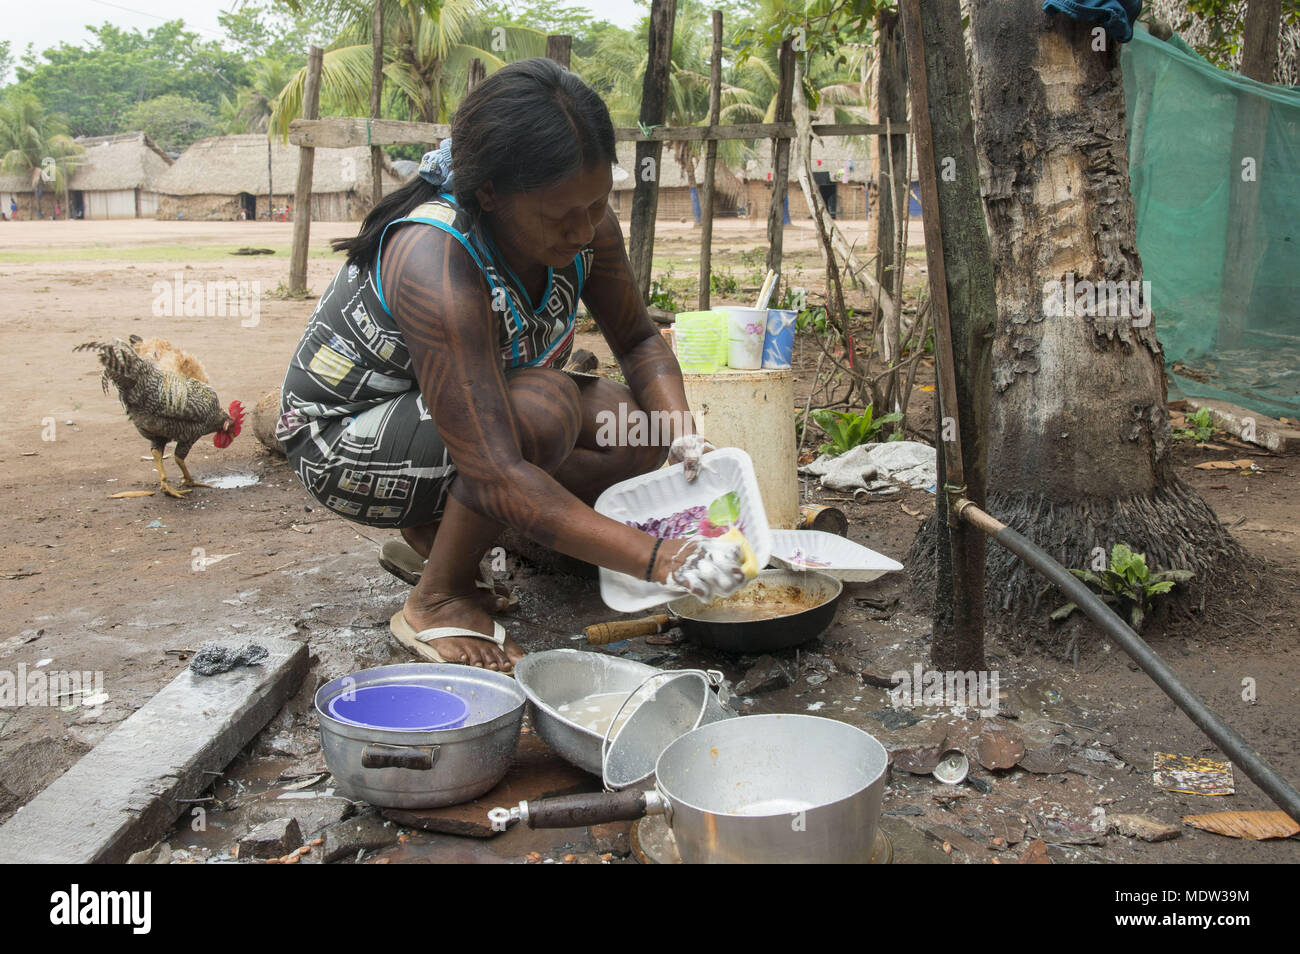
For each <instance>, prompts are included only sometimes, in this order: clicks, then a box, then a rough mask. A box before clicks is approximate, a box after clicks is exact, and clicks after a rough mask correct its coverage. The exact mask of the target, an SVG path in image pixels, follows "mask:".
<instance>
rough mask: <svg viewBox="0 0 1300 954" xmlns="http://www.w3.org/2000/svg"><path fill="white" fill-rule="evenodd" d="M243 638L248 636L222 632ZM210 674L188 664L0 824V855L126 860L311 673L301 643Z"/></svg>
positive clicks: (33, 860)
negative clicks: (199, 672) (201, 673)
mask: <svg viewBox="0 0 1300 954" xmlns="http://www.w3.org/2000/svg"><path fill="white" fill-rule="evenodd" d="M216 642H218V643H221V644H223V645H230V646H236V647H237V646H241V645H243V644H244V643H246V642H247V640H246V639H222V640H217V641H216ZM258 642H259V643H260V644H261V645H263V646H265V647H266V648H267V650H268V651H269V653H270V655H269V656H268V657H267V658H266V659H265V660H263V661H262V663H261V664H260V665H257V666H246V667H242V668H239V669H233V670H231V671H230V672H225V673H221V674H219V675H216V676H206V677H205V676H197V675H195V674H194V673H193V672H191V671H190V670H189V669H186V670H185V671H184V672H182V673H181V674H180V675H178V676H177V677H176V678H175V679H173V680H172V681H171V682H170V683H168V684H167V686H165V687H164V688H163V690H162V691H161V692H159V693H158V694H157V695H156V696H154V697H153V698H152V699H150V700H149V702H148V703H146V704H145V705H144V706H143V707H141V708H140V709H139V710H138V711H137V712H136V713H135V714H134V715H132V716H131V717H130V718H128V719H127V720H126V721H125V722H123V723H122V724H121V725H120V726H119V727H118V728H117V729H115V730H114V731H113V732H112V733H110V734H109V735H108V736H107V737H106V738H105V739H104V740H103V741H102V742H100V743H99V745H97V746H95V748H93V749H92V750H91V751H90V752H88V753H87V754H86V756H85V757H84V758H82V759H81V761H79V762H78V763H77V764H76V765H74V766H72V768H70V769H68V771H67V772H65V773H64V774H63V775H61V776H59V778H57V779H55V781H54V782H53V783H52V784H51V785H50V786H49V787H48V788H46V789H45V791H43V792H41V793H40V794H39V795H37V796H36V797H35V798H33V799H32V800H31V801H30V802H28V803H27V804H26V805H24V806H23V807H22V808H20V809H19V810H18V813H17V814H16V815H14V816H13V817H12V818H11V819H10V820H9V821H8V822H6V823H5V825H4V826H3V827H0V863H5V864H14V863H21V864H86V863H92V862H99V863H109V864H114V863H122V862H125V861H126V860H127V859H128V858H129V857H130V856H131V854H132V853H134V852H136V851H139V850H141V849H143V848H147V847H149V846H150V845H152V844H153V843H154V842H155V841H156V840H157V839H158V838H159V837H161V836H162V835H163V834H164V833H165V832H166V831H167V830H168V829H169V828H170V827H171V825H172V823H173V822H174V821H175V820H176V818H177V817H178V816H179V815H180V814H181V813H182V812H184V811H185V810H186V809H187V808H188V807H189V806H188V804H187V803H185V802H184V801H182V800H183V799H190V798H197V797H199V796H200V795H201V793H202V792H203V791H204V790H206V789H207V788H209V787H210V786H211V784H212V781H213V778H214V775H213V774H206V773H216V772H220V771H221V770H222V769H224V768H225V767H226V766H227V765H228V764H230V762H231V760H232V759H234V757H235V756H236V755H238V754H239V751H240V750H241V749H242V748H243V747H244V746H246V745H247V744H248V743H249V742H250V741H251V740H252V739H253V737H254V736H255V735H257V733H258V732H260V731H261V730H262V728H263V727H264V726H265V725H266V724H267V722H269V721H270V720H271V718H272V716H274V715H275V714H276V712H278V711H279V710H280V707H281V706H282V705H283V704H284V702H285V700H287V699H288V698H289V697H290V696H291V695H292V694H293V693H294V692H295V691H296V690H297V688H298V686H299V684H300V683H301V682H302V680H303V677H304V676H305V675H306V674H307V665H308V652H307V646H306V644H305V643H297V642H293V641H292V640H287V639H259V640H258Z"/></svg>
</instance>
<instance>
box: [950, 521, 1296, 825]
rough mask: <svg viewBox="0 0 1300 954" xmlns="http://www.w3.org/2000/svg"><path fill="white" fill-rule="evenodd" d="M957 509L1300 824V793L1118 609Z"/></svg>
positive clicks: (990, 524)
mask: <svg viewBox="0 0 1300 954" xmlns="http://www.w3.org/2000/svg"><path fill="white" fill-rule="evenodd" d="M954 509H955V510H956V511H957V513H958V515H959V516H960V517H961V519H963V520H965V521H967V522H968V523H970V524H971V525H972V526H975V527H978V528H979V529H980V530H982V531H984V533H986V534H988V535H989V536H990V537H992V538H993V539H994V540H995V541H997V542H998V543H1000V544H1002V546H1004V547H1006V548H1007V549H1008V550H1010V551H1011V552H1012V553H1014V554H1015V555H1016V556H1018V557H1020V559H1022V560H1024V561H1025V562H1026V563H1028V564H1029V565H1030V566H1032V567H1033V568H1034V569H1035V570H1037V571H1038V572H1039V573H1042V574H1043V575H1044V576H1045V577H1047V578H1048V579H1049V580H1051V581H1052V582H1053V583H1055V584H1056V586H1057V587H1058V588H1059V589H1060V590H1061V592H1062V593H1064V594H1065V595H1066V596H1067V597H1068V598H1069V599H1070V600H1071V601H1072V602H1073V603H1074V604H1075V605H1076V606H1078V607H1079V609H1081V610H1082V611H1083V612H1084V613H1085V614H1086V615H1087V616H1088V618H1089V619H1091V620H1092V621H1093V622H1094V623H1096V624H1097V625H1098V626H1100V627H1101V628H1102V629H1103V630H1105V631H1106V634H1107V635H1108V636H1110V637H1111V638H1112V639H1114V640H1115V642H1117V643H1119V645H1120V646H1121V647H1123V649H1124V651H1125V652H1126V653H1128V654H1129V655H1130V656H1132V657H1133V661H1134V662H1136V663H1137V664H1138V665H1139V666H1141V667H1142V670H1143V671H1144V672H1145V673H1146V674H1147V675H1148V676H1150V677H1151V678H1152V680H1153V681H1154V682H1155V684H1156V685H1157V686H1159V687H1160V689H1161V690H1162V691H1163V692H1164V693H1165V695H1167V696H1169V698H1170V699H1172V700H1174V702H1175V703H1176V704H1177V706H1178V708H1180V709H1182V710H1183V711H1184V712H1185V713H1187V717H1188V718H1189V719H1191V720H1192V722H1193V723H1195V724H1196V727H1197V728H1198V729H1200V730H1201V731H1202V732H1204V733H1205V734H1206V735H1207V736H1209V737H1210V740H1211V741H1212V742H1213V743H1214V744H1215V745H1217V746H1218V747H1219V749H1220V750H1221V751H1222V752H1223V753H1224V754H1225V755H1227V756H1228V758H1229V759H1230V760H1231V761H1232V764H1233V765H1236V766H1237V767H1238V768H1240V769H1241V770H1242V771H1243V772H1245V773H1246V777H1247V778H1249V779H1250V780H1251V781H1252V782H1254V783H1255V784H1256V785H1258V786H1259V787H1260V788H1261V789H1263V790H1264V793H1265V794H1266V795H1268V797H1269V798H1271V799H1272V800H1273V801H1274V802H1275V803H1276V804H1277V806H1278V807H1279V808H1281V809H1282V811H1284V812H1286V813H1287V814H1288V815H1290V816H1291V817H1292V818H1293V819H1295V820H1296V821H1297V822H1300V792H1297V791H1296V790H1295V788H1293V787H1292V786H1291V783H1290V782H1288V781H1287V780H1286V779H1284V778H1283V777H1282V776H1281V775H1279V774H1278V773H1277V772H1276V771H1275V770H1274V769H1273V767H1272V766H1271V765H1269V764H1268V763H1267V762H1265V761H1264V760H1263V759H1262V758H1260V756H1259V754H1258V753H1257V752H1256V751H1255V750H1254V749H1252V748H1251V747H1250V743H1248V742H1247V741H1246V740H1245V739H1243V738H1242V737H1241V736H1240V735H1239V734H1238V733H1237V731H1236V730H1235V729H1233V728H1232V727H1231V726H1230V725H1228V724H1227V723H1226V722H1224V721H1223V720H1222V719H1220V718H1219V717H1218V715H1216V714H1215V712H1214V710H1212V709H1211V708H1210V707H1209V706H1207V705H1206V704H1205V703H1204V702H1202V701H1201V699H1200V697H1199V696H1197V695H1196V693H1194V692H1192V690H1191V689H1189V688H1187V686H1186V685H1185V684H1184V683H1183V681H1182V680H1181V679H1179V678H1178V675H1177V674H1176V673H1175V672H1174V671H1173V670H1172V669H1170V668H1169V666H1168V665H1167V664H1166V663H1165V661H1164V660H1163V659H1161V658H1160V656H1159V654H1157V653H1156V651H1155V650H1154V649H1152V648H1151V647H1150V646H1148V645H1147V642H1146V640H1144V639H1143V638H1142V637H1141V636H1139V635H1138V634H1137V633H1136V632H1134V631H1133V630H1132V629H1131V628H1130V627H1129V626H1128V625H1127V624H1126V623H1125V622H1124V621H1123V620H1122V619H1120V618H1119V617H1118V616H1117V615H1115V612H1114V610H1112V609H1111V608H1110V607H1109V606H1107V605H1106V604H1105V603H1103V602H1102V601H1101V600H1100V599H1099V598H1098V597H1097V595H1096V594H1095V593H1093V592H1092V590H1090V589H1088V587H1086V586H1084V584H1083V582H1082V581H1081V580H1079V579H1078V578H1077V577H1076V576H1075V575H1074V574H1072V573H1071V572H1070V571H1069V570H1067V569H1066V568H1065V567H1063V566H1061V564H1059V563H1057V562H1056V561H1055V560H1053V559H1052V558H1051V557H1050V556H1049V555H1048V554H1047V552H1046V551H1044V550H1043V549H1042V548H1041V547H1038V546H1035V545H1034V544H1033V543H1030V542H1029V541H1028V540H1026V539H1025V538H1024V537H1022V536H1021V535H1020V534H1018V533H1016V531H1014V530H1012V529H1011V528H1010V527H1008V526H1005V525H1004V524H1002V523H1000V522H999V521H997V520H995V519H994V518H993V517H990V516H989V515H988V514H987V513H985V512H984V511H982V510H980V509H979V508H978V507H976V506H975V505H974V504H972V503H970V501H967V500H959V501H957V502H956V503H955V505H954Z"/></svg>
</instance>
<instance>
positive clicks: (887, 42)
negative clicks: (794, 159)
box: [875, 10, 908, 410]
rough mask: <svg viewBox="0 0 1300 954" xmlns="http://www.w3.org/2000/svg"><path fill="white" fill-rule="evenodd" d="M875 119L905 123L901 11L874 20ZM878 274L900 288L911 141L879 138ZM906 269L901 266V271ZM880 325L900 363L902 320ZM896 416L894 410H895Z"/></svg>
mask: <svg viewBox="0 0 1300 954" xmlns="http://www.w3.org/2000/svg"><path fill="white" fill-rule="evenodd" d="M876 49H877V50H878V59H877V61H876V106H877V111H878V115H877V116H876V118H877V119H878V120H880V121H881V122H883V123H887V124H888V125H890V126H891V127H892V126H893V124H895V123H901V122H904V121H906V119H907V59H906V57H905V56H904V54H903V30H902V27H901V26H900V25H899V23H898V11H896V10H881V11H880V12H879V13H878V14H876ZM876 165H877V175H876V183H877V186H876V216H875V218H876V231H875V234H876V256H877V258H876V269H877V274H878V275H879V276H880V283H881V285H882V286H884V287H885V288H889V289H894V288H895V287H896V284H897V283H896V282H895V281H894V279H895V277H896V276H895V274H894V266H895V252H896V249H897V245H898V235H897V233H896V230H898V231H901V232H903V233H904V234H906V230H907V217H906V216H905V215H902V216H899V218H898V219H895V213H896V212H897V211H899V210H900V209H902V210H905V209H906V208H907V205H906V201H907V187H908V182H907V178H906V177H907V137H906V136H897V135H895V136H881V137H879V138H878V139H877V140H876ZM905 264H906V262H905V261H901V262H900V265H899V267H902V266H904V265H905ZM880 318H881V320H878V321H877V325H878V329H879V333H878V334H877V335H876V343H877V347H878V350H879V351H880V353H881V354H882V355H883V356H884V358H885V361H887V362H889V363H894V362H896V361H897V360H898V355H897V353H896V352H897V351H898V348H897V341H898V333H899V332H898V325H899V321H900V320H901V316H900V315H899V314H898V312H895V313H894V315H893V317H892V320H884V315H883V314H882V315H881V316H880ZM891 410H892V408H891Z"/></svg>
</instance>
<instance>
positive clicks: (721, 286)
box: [709, 271, 740, 295]
mask: <svg viewBox="0 0 1300 954" xmlns="http://www.w3.org/2000/svg"><path fill="white" fill-rule="evenodd" d="M709 290H710V291H711V292H713V294H715V295H735V294H736V293H737V292H739V291H740V282H738V281H736V276H735V275H733V274H731V272H730V271H728V272H725V273H722V274H719V273H718V272H710V273H709Z"/></svg>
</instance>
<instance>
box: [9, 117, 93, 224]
mask: <svg viewBox="0 0 1300 954" xmlns="http://www.w3.org/2000/svg"><path fill="white" fill-rule="evenodd" d="M81 152H82V148H81V147H80V146H79V145H77V144H76V143H75V142H73V140H72V137H71V136H69V135H68V130H67V126H66V125H65V124H64V122H63V120H61V119H59V118H58V117H57V116H54V115H52V114H50V113H48V112H46V110H45V107H44V106H43V105H41V102H40V100H38V99H37V98H36V97H35V96H33V95H32V94H30V93H14V94H11V95H10V96H8V97H6V98H5V99H4V100H3V101H0V172H5V173H8V174H9V175H19V176H24V177H26V178H27V179H28V180H29V181H30V182H31V186H32V191H33V192H37V193H38V195H37V198H36V215H37V217H38V218H40V217H42V212H41V195H40V193H43V192H44V191H45V186H43V185H42V183H45V185H47V186H53V187H54V190H55V191H56V192H57V193H58V194H59V195H61V196H63V199H64V202H65V203H66V202H67V196H68V177H69V176H70V175H71V174H72V170H73V169H74V168H75V166H76V165H77V156H79V155H80V154H81Z"/></svg>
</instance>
